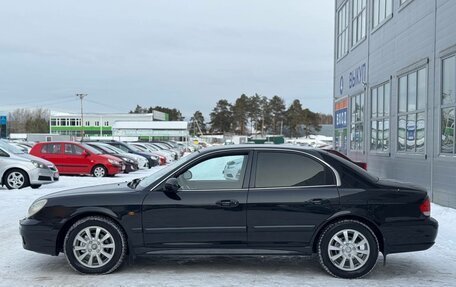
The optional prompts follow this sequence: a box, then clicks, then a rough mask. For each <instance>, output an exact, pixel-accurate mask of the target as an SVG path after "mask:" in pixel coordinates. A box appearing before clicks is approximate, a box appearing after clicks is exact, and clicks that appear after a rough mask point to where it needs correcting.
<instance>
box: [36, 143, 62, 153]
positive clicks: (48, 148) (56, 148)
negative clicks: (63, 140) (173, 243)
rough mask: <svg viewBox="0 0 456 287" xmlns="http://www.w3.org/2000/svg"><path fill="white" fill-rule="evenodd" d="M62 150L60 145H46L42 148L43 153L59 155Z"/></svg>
mask: <svg viewBox="0 0 456 287" xmlns="http://www.w3.org/2000/svg"><path fill="white" fill-rule="evenodd" d="M60 149H61V145H60V144H59V143H52V144H45V145H43V146H42V147H41V153H50V154H57V153H60Z"/></svg>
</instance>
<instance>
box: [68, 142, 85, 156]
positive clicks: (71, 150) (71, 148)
mask: <svg viewBox="0 0 456 287" xmlns="http://www.w3.org/2000/svg"><path fill="white" fill-rule="evenodd" d="M83 151H84V149H82V148H81V147H80V146H77V145H75V144H65V154H72V155H81V154H82V152H83Z"/></svg>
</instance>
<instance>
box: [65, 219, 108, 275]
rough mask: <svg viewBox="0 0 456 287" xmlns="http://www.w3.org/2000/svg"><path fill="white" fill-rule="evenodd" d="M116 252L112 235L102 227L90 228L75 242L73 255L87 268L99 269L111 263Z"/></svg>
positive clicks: (82, 231) (81, 233) (80, 233)
mask: <svg viewBox="0 0 456 287" xmlns="http://www.w3.org/2000/svg"><path fill="white" fill-rule="evenodd" d="M115 250H116V246H115V242H114V238H113V237H112V235H111V233H109V231H107V230H106V229H105V228H103V227H100V226H89V227H87V228H84V229H82V230H81V231H79V232H78V234H77V235H76V237H75V238H74V240H73V254H74V256H75V258H76V260H77V261H78V262H79V263H80V264H82V265H83V266H85V267H88V268H99V267H102V266H104V265H106V264H107V263H109V261H111V259H112V258H113V256H114V252H115Z"/></svg>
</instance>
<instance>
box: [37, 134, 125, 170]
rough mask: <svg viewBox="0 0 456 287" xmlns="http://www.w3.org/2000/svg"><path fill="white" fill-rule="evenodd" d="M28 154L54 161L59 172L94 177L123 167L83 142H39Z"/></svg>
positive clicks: (115, 160) (115, 159) (117, 160)
mask: <svg viewBox="0 0 456 287" xmlns="http://www.w3.org/2000/svg"><path fill="white" fill-rule="evenodd" d="M30 154H32V155H34V156H37V157H40V158H43V159H45V160H48V161H50V162H52V163H54V164H55V165H56V166H57V168H58V169H59V172H60V173H61V174H92V175H93V176H95V177H103V176H108V175H115V174H118V173H121V172H122V169H123V168H124V167H125V166H124V165H122V162H121V161H120V160H119V159H118V158H116V157H114V156H110V155H107V154H101V153H100V152H99V151H97V150H96V149H94V148H92V147H91V146H89V145H87V144H84V143H77V142H41V143H37V144H36V145H34V146H33V148H32V149H31V150H30Z"/></svg>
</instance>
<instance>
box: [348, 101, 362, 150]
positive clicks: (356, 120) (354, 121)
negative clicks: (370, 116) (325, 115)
mask: <svg viewBox="0 0 456 287" xmlns="http://www.w3.org/2000/svg"><path fill="white" fill-rule="evenodd" d="M350 102H351V104H350V107H351V126H350V149H351V150H364V147H363V144H364V124H363V119H364V93H361V94H358V95H356V96H353V97H351V98H350Z"/></svg>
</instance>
